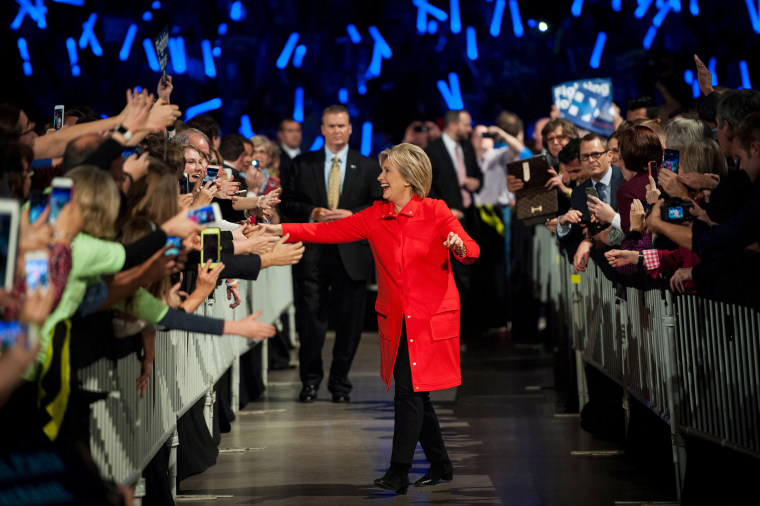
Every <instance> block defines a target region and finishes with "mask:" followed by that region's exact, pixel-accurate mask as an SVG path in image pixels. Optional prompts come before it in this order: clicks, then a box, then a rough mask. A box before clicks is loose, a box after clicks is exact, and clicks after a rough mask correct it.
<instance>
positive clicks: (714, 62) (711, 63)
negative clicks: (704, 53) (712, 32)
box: [707, 57, 718, 86]
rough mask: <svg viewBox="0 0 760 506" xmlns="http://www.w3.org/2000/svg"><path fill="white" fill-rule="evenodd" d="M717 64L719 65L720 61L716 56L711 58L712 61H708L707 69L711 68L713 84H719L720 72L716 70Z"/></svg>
mask: <svg viewBox="0 0 760 506" xmlns="http://www.w3.org/2000/svg"><path fill="white" fill-rule="evenodd" d="M717 66H718V62H717V60H716V59H715V57H712V58H710V61H709V62H707V70H709V71H710V73H711V74H712V80H711V82H710V84H712V85H713V86H718V74H717V73H716V72H715V67H717Z"/></svg>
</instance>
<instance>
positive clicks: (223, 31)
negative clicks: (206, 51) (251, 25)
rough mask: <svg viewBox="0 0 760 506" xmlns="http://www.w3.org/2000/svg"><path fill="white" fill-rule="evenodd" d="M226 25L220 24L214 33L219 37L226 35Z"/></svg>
mask: <svg viewBox="0 0 760 506" xmlns="http://www.w3.org/2000/svg"><path fill="white" fill-rule="evenodd" d="M227 29H228V26H227V23H220V24H219V28H217V30H216V33H218V34H219V35H221V36H224V35H227Z"/></svg>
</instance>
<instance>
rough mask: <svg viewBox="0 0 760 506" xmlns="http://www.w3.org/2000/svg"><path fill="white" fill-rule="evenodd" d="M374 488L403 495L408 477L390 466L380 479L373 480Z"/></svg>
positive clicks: (407, 484) (405, 473)
mask: <svg viewBox="0 0 760 506" xmlns="http://www.w3.org/2000/svg"><path fill="white" fill-rule="evenodd" d="M375 486H376V487H380V488H383V489H385V490H393V491H394V492H396V493H397V494H403V495H405V494H406V489H407V488H409V475H408V474H407V472H405V471H400V470H398V469H395V468H394V466H391V468H390V469H388V470H387V471H386V472H385V475H384V476H383V477H382V478H378V479H376V480H375Z"/></svg>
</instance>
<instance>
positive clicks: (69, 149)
mask: <svg viewBox="0 0 760 506" xmlns="http://www.w3.org/2000/svg"><path fill="white" fill-rule="evenodd" d="M103 142H105V138H104V137H102V136H101V135H98V134H85V135H83V136H81V137H77V138H76V139H74V140H73V141H69V143H68V144H67V145H66V151H64V153H63V162H62V163H61V170H62V171H63V172H66V171H68V170H71V169H73V168H74V167H76V166H77V165H81V164H82V162H84V161H85V160H86V159H87V157H88V156H90V155H91V154H93V153H94V152H95V150H96V149H98V147H100V145H101V144H103Z"/></svg>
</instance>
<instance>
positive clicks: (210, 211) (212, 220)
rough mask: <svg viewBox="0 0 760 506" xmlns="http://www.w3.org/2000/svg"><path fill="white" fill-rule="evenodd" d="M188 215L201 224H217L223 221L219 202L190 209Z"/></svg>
mask: <svg viewBox="0 0 760 506" xmlns="http://www.w3.org/2000/svg"><path fill="white" fill-rule="evenodd" d="M187 217H188V218H190V219H191V220H193V221H194V222H195V223H197V224H199V225H215V224H216V223H218V222H219V221H221V219H222V211H221V210H220V209H219V204H217V203H216V202H214V203H213V204H211V205H208V206H203V207H199V208H197V209H193V210H191V211H188V213H187Z"/></svg>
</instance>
